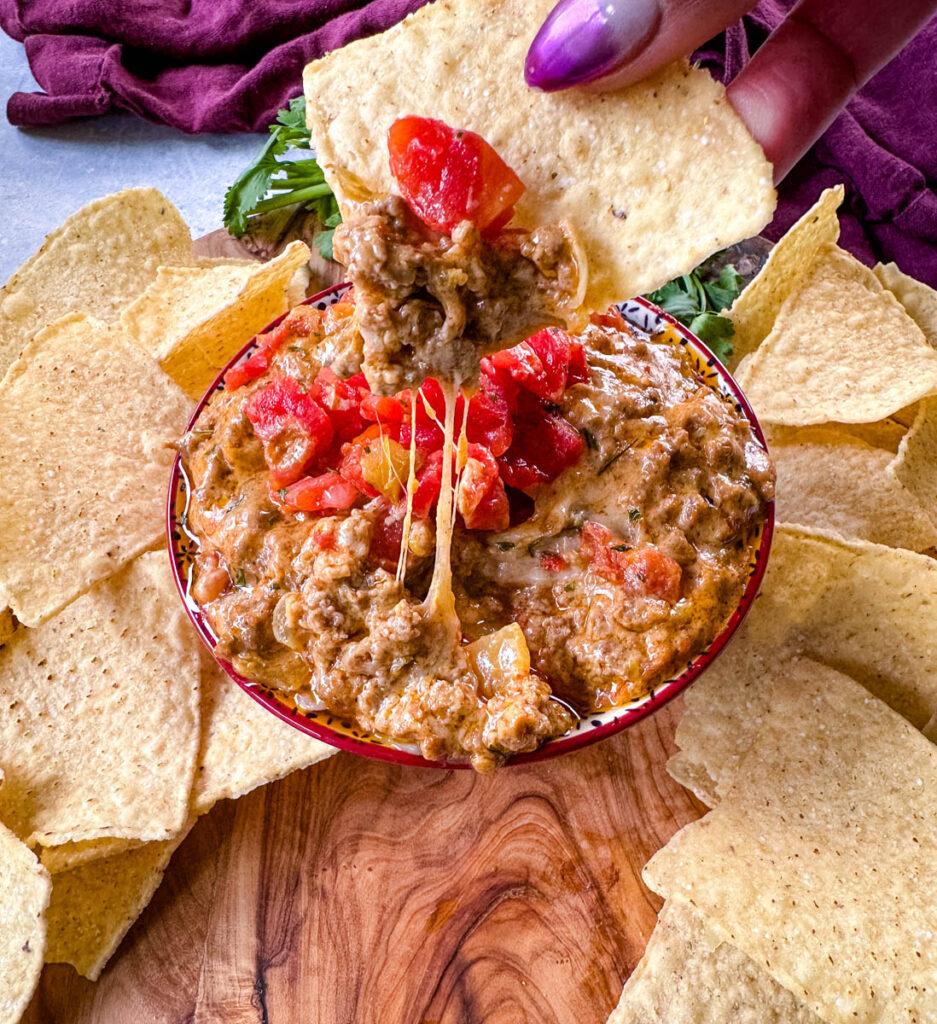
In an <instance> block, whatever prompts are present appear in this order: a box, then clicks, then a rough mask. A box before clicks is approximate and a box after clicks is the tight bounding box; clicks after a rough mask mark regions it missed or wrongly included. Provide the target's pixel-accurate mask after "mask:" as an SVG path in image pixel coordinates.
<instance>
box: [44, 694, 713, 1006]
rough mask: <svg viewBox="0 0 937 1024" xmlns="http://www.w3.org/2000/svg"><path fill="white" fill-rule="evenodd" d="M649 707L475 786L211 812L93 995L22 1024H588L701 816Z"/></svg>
mask: <svg viewBox="0 0 937 1024" xmlns="http://www.w3.org/2000/svg"><path fill="white" fill-rule="evenodd" d="M678 717H679V709H678V708H677V706H676V704H670V705H668V706H667V707H665V708H663V709H662V710H661V711H659V712H658V713H657V714H655V715H653V716H651V717H650V718H649V719H646V720H645V721H643V722H641V723H639V724H638V725H636V726H634V727H632V728H631V729H630V730H628V731H626V732H624V733H622V734H620V735H618V736H615V737H612V738H611V739H609V740H606V741H604V742H602V743H598V744H595V745H594V746H592V747H588V748H586V749H585V750H582V751H579V752H577V753H574V754H570V755H567V756H565V757H561V758H559V759H557V760H555V761H548V762H545V763H542V764H539V765H531V766H527V767H521V768H506V769H504V770H503V771H501V772H499V773H496V774H495V775H493V776H486V777H482V776H478V775H476V774H475V773H474V772H471V771H459V772H444V771H439V770H435V769H431V768H407V767H397V766H391V765H387V764H383V763H380V762H377V761H369V760H365V759H364V758H360V757H357V756H355V755H353V754H345V753H341V754H337V755H336V756H334V757H332V758H330V759H329V760H327V761H325V762H322V763H321V764H318V765H314V766H313V767H312V768H308V769H306V770H305V771H303V772H298V773H296V774H295V775H292V776H290V777H288V778H286V779H284V780H283V781H282V782H278V783H274V784H273V785H270V786H266V787H263V788H261V789H258V790H255V791H254V792H253V793H252V794H250V795H249V796H247V797H244V798H243V799H241V800H238V801H236V802H230V801H224V802H222V803H221V804H219V805H217V806H216V807H215V809H214V810H213V811H212V812H211V813H210V814H208V815H207V816H206V817H205V818H203V819H201V820H200V821H199V822H198V824H197V825H196V827H195V829H194V830H193V831H192V833H191V834H190V835H189V837H188V838H187V839H186V841H185V842H184V843H183V844H182V845H181V846H180V847H179V849H178V850H177V851H176V854H175V856H174V857H173V859H172V863H171V864H170V867H169V870H168V872H167V873H166V877H165V879H164V881H163V884H162V885H161V887H160V888H159V890H158V891H157V893H156V896H155V897H154V899H153V902H152V903H151V904H150V906H149V907H148V908H147V910H146V911H145V912H144V914H143V916H142V917H141V918H140V919H139V920H138V921H137V923H136V924H135V925H134V927H133V929H132V930H131V932H130V933H129V934H128V936H127V938H126V939H125V940H124V942H123V945H122V946H121V948H120V950H119V951H118V952H117V954H116V955H115V957H114V959H113V960H112V961H111V963H110V964H109V965H108V967H107V969H106V970H105V972H104V974H103V975H102V976H101V979H100V980H99V981H98V982H97V983H96V984H93V983H91V982H89V981H86V980H84V979H83V978H79V977H78V975H77V974H76V973H75V971H74V970H73V969H72V968H71V967H67V966H65V965H58V964H56V965H51V966H47V967H46V968H45V971H44V973H43V976H42V981H41V982H40V987H39V991H38V993H37V995H36V998H35V999H34V1000H33V1004H32V1006H31V1009H30V1012H29V1013H28V1014H27V1016H26V1018H25V1019H26V1021H27V1022H29V1024H38V1022H43V1024H52V1022H56V1024H66V1022H68V1024H91V1022H94V1024H127V1022H137V1021H140V1022H147V1024H149V1022H173V1024H182V1022H187V1024H188V1022H192V1024H209V1022H211V1024H268V1022H269V1024H604V1022H605V1019H606V1017H607V1016H608V1014H609V1012H610V1011H611V1009H612V1007H613V1006H614V1005H615V1004H616V1003H617V1001H618V997H619V994H620V992H621V987H622V984H623V983H624V981H625V979H626V978H627V976H628V974H629V973H630V972H631V971H632V970H633V968H634V966H635V964H636V963H637V962H638V960H639V959H640V958H641V954H642V952H643V950H644V945H645V943H646V941H647V938H648V936H649V935H650V933H651V930H652V928H653V927H654V922H655V919H656V914H657V910H658V907H659V905H660V901H659V900H658V899H657V898H656V897H655V896H654V895H653V894H651V893H649V892H648V890H647V889H646V888H645V887H644V885H643V883H642V881H641V868H642V867H643V865H644V864H645V863H646V861H647V860H648V859H649V858H650V856H651V854H653V853H654V851H655V850H657V849H659V848H660V847H661V846H663V845H664V843H666V842H667V840H668V839H669V838H670V836H671V835H672V834H673V833H674V832H676V831H677V829H679V828H681V827H682V826H683V825H685V824H686V823H687V822H689V821H692V820H693V819H695V818H697V817H699V816H700V815H701V814H702V813H703V812H704V808H703V807H702V806H701V805H700V804H699V803H698V802H697V801H696V800H695V799H694V798H693V797H692V796H691V795H690V794H689V793H687V792H686V791H685V790H684V789H682V787H680V786H679V785H677V783H675V782H674V781H673V780H672V779H671V778H670V777H669V776H668V775H667V773H666V772H665V771H664V762H665V761H666V759H667V757H668V756H669V754H670V753H672V752H673V730H674V727H675V724H676V722H677V720H678Z"/></svg>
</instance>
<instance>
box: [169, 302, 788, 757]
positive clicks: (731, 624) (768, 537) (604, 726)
mask: <svg viewBox="0 0 937 1024" xmlns="http://www.w3.org/2000/svg"><path fill="white" fill-rule="evenodd" d="M347 288H348V284H347V283H342V284H336V285H332V286H331V287H330V288H326V289H324V290H323V291H321V292H317V293H316V294H315V295H312V296H310V297H309V298H307V299H306V300H305V301H304V302H303V303H302V305H311V304H312V303H314V302H321V301H322V300H323V299H327V298H329V297H330V296H332V295H335V294H336V293H338V292H341V291H344V290H345V289H347ZM628 301H630V302H635V303H637V304H638V305H640V306H642V307H644V308H645V309H647V310H648V311H649V312H651V313H653V314H655V315H656V316H657V317H658V318H659V319H661V320H663V321H665V322H666V323H668V324H669V325H670V326H671V327H672V328H673V329H674V330H675V331H676V332H677V333H678V334H680V335H681V336H682V337H684V338H686V339H687V341H688V342H689V344H691V345H692V346H693V347H694V348H695V349H696V350H697V351H698V352H699V353H701V354H702V355H703V356H705V357H706V361H707V364H708V365H710V366H712V367H713V368H714V369H715V370H717V372H718V373H719V375H720V376H721V377H722V379H723V380H724V382H725V384H726V385H727V386H728V390H729V391H730V392H731V394H732V396H733V398H734V399H735V401H736V403H737V404H738V406H739V407H740V408H741V410H742V412H743V413H744V415H745V417H746V419H747V420H748V422H749V423H750V424H751V427H752V431H753V433H754V435H755V437H756V438H757V439H758V441H759V442H760V443H761V445H762V446H763V447H764V448H765V449H766V450H767V444H766V442H765V436H764V433H763V432H762V429H761V425H760V424H759V422H758V418H757V417H756V416H755V413H754V410H753V409H752V407H751V405H750V404H749V402H748V399H747V398H746V397H745V395H744V394H743V392H742V389H741V388H740V387H739V386H738V383H737V382H736V380H735V378H734V377H733V376H732V375H731V374H730V373H729V371H728V370H727V369H726V368H725V366H723V365H722V363H721V362H720V361H719V360H718V359H717V358H716V356H715V355H714V354H713V353H712V351H711V350H710V349H709V348H708V346H706V345H705V344H704V343H703V342H702V341H700V339H699V338H697V337H696V335H695V334H693V333H692V332H691V331H689V330H688V328H686V327H685V326H684V325H683V324H681V323H680V322H679V321H678V320H676V319H674V317H672V316H671V315H670V314H669V313H666V312H665V311H664V310H662V309H661V308H660V307H659V306H656V305H654V303H652V302H649V301H648V300H647V299H645V298H642V297H637V298H634V299H630V300H628ZM287 312H288V311H287ZM286 316H287V313H282V314H281V315H280V316H278V317H277V318H276V319H275V320H273V321H272V322H271V323H270V324H268V325H267V327H265V328H264V330H263V331H260V332H258V333H259V334H263V333H265V332H266V331H269V330H272V329H273V328H274V327H276V326H277V325H278V324H280V323H281V322H282V321H283V319H284V318H285V317H286ZM255 340H256V335H255V337H254V338H251V340H250V341H248V342H247V344H245V345H244V346H242V347H241V349H240V350H239V351H238V353H237V354H236V355H235V356H234V357H232V358H231V359H230V360H229V361H228V363H227V364H226V365H225V366H224V368H223V369H222V370H221V371H220V372H219V373H218V375H217V376H216V377H215V379H214V381H212V384H211V386H210V387H209V388H208V390H207V391H206V392H205V394H204V395H203V396H202V398H201V399H200V400H199V402H198V404H197V405H196V406H195V409H194V411H193V413H192V415H191V416H190V417H189V422H188V423H187V424H186V431H187V432H188V431H189V430H190V429H191V428H192V427H193V425H194V424H195V421H196V420H197V419H198V417H199V415H200V414H201V412H202V410H203V409H204V408H205V406H206V405H207V404H208V401H209V399H210V398H211V396H212V395H213V394H214V392H215V391H216V389H217V388H218V385H219V384H220V383H221V381H222V378H223V377H224V375H225V373H226V372H227V370H228V368H229V367H230V366H232V365H233V364H234V363H236V362H237V361H238V360H239V359H240V358H241V357H242V356H243V355H244V354H245V352H247V351H248V349H250V348H251V346H252V345H253V344H254V342H255ZM183 475H184V474H183V470H182V456H181V455H177V456H176V458H175V460H174V461H173V466H172V473H171V475H170V480H169V492H168V495H167V500H166V536H167V540H168V546H169V560H170V563H171V566H172V575H173V579H174V580H175V584H176V590H177V591H178V593H179V597H180V599H181V601H182V603H183V606H184V607H185V609H186V612H187V614H188V616H189V620H190V622H191V623H192V626H193V627H194V629H195V631H196V633H197V634H198V636H199V638H200V639H201V640H202V642H203V643H204V644H205V646H206V647H207V648H208V651H209V652H210V653H211V655H212V657H214V658H215V661H216V662H217V663H218V665H219V666H220V668H221V669H222V671H223V672H224V673H225V674H226V675H227V676H229V677H230V678H231V679H232V680H233V681H234V682H235V683H237V685H238V686H240V687H241V689H242V690H244V692H245V693H246V694H247V695H248V696H249V697H251V698H252V699H253V700H255V701H256V702H257V703H258V704H260V705H261V706H262V707H264V708H266V709H267V711H270V712H271V713H272V714H274V715H276V717H277V718H279V719H280V720H281V721H283V722H286V723H288V724H289V725H291V726H293V727H294V728H295V729H298V730H299V731H300V732H303V733H305V734H306V735H307V736H311V737H313V738H314V739H317V740H320V741H322V742H323V743H327V744H328V745H329V746H333V747H336V748H338V749H340V750H347V751H350V752H351V753H354V754H361V755H363V756H364V757H370V758H373V759H375V760H379V761H388V762H390V763H392V764H405V765H413V766H415V767H422V768H442V769H446V770H450V769H466V768H471V765H470V764H469V763H468V762H465V761H446V760H440V761H430V760H427V759H426V758H424V757H421V756H420V755H419V754H414V753H411V752H410V751H408V750H403V749H401V748H399V747H394V746H384V745H382V744H377V743H368V742H366V741H363V740H358V739H355V738H354V737H353V736H348V735H346V734H344V733H342V732H338V731H334V730H332V729H330V728H329V727H328V726H327V725H324V724H322V723H321V722H316V721H313V720H310V719H307V718H305V717H304V716H303V715H301V714H300V713H298V712H297V711H295V710H293V709H291V708H288V707H286V706H285V705H284V704H282V703H281V702H280V701H278V700H277V699H276V697H274V696H272V695H271V694H269V693H267V692H266V691H265V690H263V689H261V688H260V687H259V686H258V685H257V684H256V683H253V682H251V681H250V680H249V679H246V678H245V677H244V676H242V675H241V674H240V673H238V672H237V671H236V670H235V669H234V667H233V665H232V664H231V663H230V662H229V661H227V660H226V659H224V658H218V657H217V656H216V655H215V653H214V650H213V647H214V642H213V638H212V635H211V633H210V631H209V629H208V627H207V625H206V624H205V622H204V618H203V616H202V614H201V610H200V609H199V608H198V606H197V605H196V604H195V602H194V601H193V600H192V599H191V598H190V597H189V596H188V594H187V592H186V581H184V580H183V579H182V577H181V574H180V572H179V566H178V565H177V563H176V558H175V552H174V546H173V532H174V530H175V529H176V516H175V508H176V494H177V491H178V488H179V485H180V483H181V482H182V477H183ZM774 520H775V510H774V501H770V502H768V504H767V507H766V510H765V522H764V528H763V530H762V535H761V543H760V545H759V547H758V550H757V551H756V552H755V555H754V558H755V568H754V570H753V572H752V574H751V576H750V577H749V580H748V583H747V584H746V586H745V590H744V591H743V593H742V597H741V599H740V600H739V604H738V607H737V608H736V609H735V611H734V612H733V613H732V615H731V617H730V618H729V620H728V622H727V623H726V625H725V626H724V627H723V628H722V630H721V631H720V633H719V635H718V636H717V637H716V638H715V639H714V640H713V641H712V643H711V644H710V645H709V646H708V647H707V648H706V650H705V651H703V652H702V653H701V654H698V655H697V656H696V658H694V659H693V661H692V662H691V663H690V664H689V665H688V666H687V667H686V668H685V669H684V670H683V672H681V673H680V675H679V676H676V677H675V678H673V679H670V680H668V681H667V682H666V683H663V684H662V685H661V686H660V687H658V688H657V689H656V690H655V692H653V693H652V694H651V695H650V696H649V697H647V698H645V699H644V700H643V701H642V702H641V703H639V704H637V705H636V706H635V707H628V706H625V707H624V708H623V709H622V711H621V714H620V715H618V716H617V717H616V718H613V719H612V720H611V721H608V722H603V723H601V724H600V725H596V726H591V727H589V728H585V729H583V730H582V731H578V730H577V731H576V732H572V733H567V734H566V735H564V736H560V737H558V738H557V739H554V740H550V741H549V742H547V743H546V744H544V745H543V746H542V747H539V748H538V749H537V750H534V751H532V752H531V753H528V754H518V755H517V756H514V757H509V758H508V759H507V761H506V762H505V767H509V766H512V765H523V764H534V763H535V762H538V761H547V760H550V759H552V758H554V757H559V756H561V755H562V754H569V753H572V752H573V751H574V750H580V749H582V748H583V747H586V746H589V745H590V744H592V743H598V742H599V741H600V740H603V739H606V738H607V737H609V736H613V735H615V734H616V733H619V732H622V731H623V730H625V729H628V728H630V727H631V726H632V725H636V724H637V723H638V722H640V721H641V720H642V719H644V718H647V717H648V716H649V715H652V714H653V713H654V712H655V711H657V710H659V709H660V708H662V707H663V706H664V705H665V704H667V703H669V702H670V701H671V700H673V699H674V698H675V697H676V696H677V695H678V694H680V693H682V692H683V691H684V690H685V689H686V688H687V687H688V686H689V685H690V684H691V683H693V682H694V681H695V680H696V679H698V678H699V676H700V675H701V674H702V673H703V672H704V671H705V670H706V669H707V668H709V666H710V665H711V664H712V663H713V662H714V661H715V660H716V658H718V657H719V655H720V654H721V653H722V651H723V650H724V649H725V646H726V644H727V643H728V642H729V640H731V639H732V636H733V634H734V633H735V631H736V630H737V629H738V627H739V626H740V625H741V623H742V622H743V620H744V619H745V616H746V615H747V614H748V612H749V609H750V608H751V606H752V604H753V602H754V600H755V597H756V595H757V594H758V590H759V588H760V586H761V582H762V580H763V578H764V574H765V570H766V568H767V565H768V556H769V554H770V551H771V542H772V538H773V536H774ZM603 714H608V712H603Z"/></svg>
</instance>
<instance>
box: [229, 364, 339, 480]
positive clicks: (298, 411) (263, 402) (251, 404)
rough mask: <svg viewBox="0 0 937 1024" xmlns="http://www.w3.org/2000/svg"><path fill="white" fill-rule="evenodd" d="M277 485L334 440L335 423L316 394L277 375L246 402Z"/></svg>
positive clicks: (301, 470) (296, 473)
mask: <svg viewBox="0 0 937 1024" xmlns="http://www.w3.org/2000/svg"><path fill="white" fill-rule="evenodd" d="M244 411H245V413H246V415H247V418H248V419H249V420H250V422H251V425H252V426H253V428H254V433H255V434H256V435H257V437H259V438H260V440H261V441H262V442H263V446H264V458H265V459H266V461H267V466H268V467H269V469H270V476H271V481H272V483H273V484H274V486H275V487H278V488H279V487H283V486H285V485H286V484H291V483H293V482H294V481H296V480H298V479H299V478H300V477H301V476H302V475H303V474H304V473H305V472H306V470H307V469H308V468H309V466H310V465H311V464H312V462H313V461H314V460H315V459H316V457H317V456H319V455H321V454H323V453H324V452H325V451H326V450H327V449H328V447H329V445H330V444H331V442H332V435H333V430H332V424H331V422H330V420H329V417H328V416H327V415H326V413H325V411H324V410H323V409H322V408H321V407H320V406H319V405H317V404H316V402H315V400H314V399H313V397H312V396H311V395H310V394H308V393H307V392H305V391H303V390H301V388H300V387H299V385H298V384H297V383H296V381H295V380H294V379H293V378H292V377H286V376H277V377H274V378H273V379H272V380H271V381H270V383H269V384H267V386H266V387H264V388H261V389H260V390H259V391H255V392H254V394H252V395H251V396H250V398H249V399H248V400H247V403H246V404H245V406H244Z"/></svg>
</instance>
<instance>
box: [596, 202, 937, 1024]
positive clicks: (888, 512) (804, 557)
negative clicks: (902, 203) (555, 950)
mask: <svg viewBox="0 0 937 1024" xmlns="http://www.w3.org/2000/svg"><path fill="white" fill-rule="evenodd" d="M841 198H842V192H841V189H832V190H830V191H828V192H827V193H825V194H824V195H823V196H822V197H821V199H820V201H819V202H818V204H817V205H816V207H814V209H813V210H811V211H810V212H809V213H808V214H807V215H806V216H805V217H804V218H803V219H802V220H801V221H800V222H799V223H798V224H796V225H795V226H794V227H793V228H792V229H791V231H790V232H789V233H788V234H787V236H785V238H784V239H782V240H781V242H779V243H778V245H777V246H776V248H775V249H774V251H773V253H772V255H771V258H770V259H769V261H768V263H767V264H766V265H765V267H764V269H763V270H762V272H761V274H760V275H759V276H758V277H757V278H756V279H755V280H754V281H753V282H752V284H751V285H749V287H748V288H747V289H746V290H745V291H744V292H743V293H742V295H741V296H740V297H739V299H738V301H737V302H736V304H735V306H734V307H733V309H732V311H731V315H732V317H733V319H734V321H735V324H736V330H737V333H736V339H735V340H736V359H737V360H738V365H737V371H736V372H737V375H738V378H739V381H740V382H741V383H742V385H743V387H745V388H746V390H747V393H748V395H749V397H750V399H751V400H752V402H753V405H754V407H755V409H756V412H757V413H758V415H759V417H760V418H761V420H762V423H763V425H764V426H765V428H766V432H767V433H768V436H769V441H770V442H771V450H772V453H773V455H774V456H775V458H776V460H777V463H778V475H779V480H778V516H779V520H780V526H779V528H778V531H777V533H776V534H775V540H774V546H773V550H772V554H771V559H770V561H769V565H768V571H767V575H766V577H765V581H764V584H763V586H762V590H761V593H760V594H759V596H758V598H757V599H756V601H755V604H754V606H753V608H752V610H751V612H750V613H749V616H748V618H747V619H746V621H745V623H744V624H743V626H742V628H741V629H740V630H739V632H738V634H737V635H736V636H735V638H734V639H733V641H732V643H731V644H730V645H729V647H728V648H727V649H726V651H725V652H724V653H723V654H722V656H721V657H720V659H719V660H718V661H717V662H716V663H715V665H714V666H713V667H712V668H710V669H709V671H707V673H706V674H705V676H704V677H703V678H702V679H700V681H699V682H698V683H697V684H696V685H695V686H694V687H693V688H692V689H691V690H690V691H689V692H688V694H687V699H686V704H687V712H686V714H685V716H684V718H683V720H682V721H681V723H680V726H679V728H678V730H677V744H678V746H679V748H680V750H679V752H678V753H677V754H676V755H675V756H674V757H673V758H672V760H671V762H670V764H669V765H668V769H669V771H670V772H671V774H672V775H673V776H674V778H676V779H677V780H679V781H680V782H682V783H683V784H684V785H686V786H687V787H688V788H690V789H692V790H693V791H694V792H695V793H696V794H697V795H698V796H699V797H700V799H702V800H703V801H704V802H705V803H706V804H707V805H708V806H709V807H711V808H713V810H712V811H711V812H710V813H709V814H708V815H707V816H706V817H705V818H703V819H702V820H701V821H699V822H696V823H694V824H692V825H690V826H688V827H687V828H685V829H683V830H682V831H681V832H680V833H678V834H677V835H676V836H675V837H674V839H673V840H672V841H671V842H670V843H669V844H668V845H667V846H666V847H665V848H664V849H663V850H661V851H660V852H659V853H658V854H657V855H656V856H655V857H654V858H653V859H652V860H651V861H650V863H649V864H648V865H647V867H646V869H645V878H646V880H647V883H648V884H649V885H650V887H651V888H652V889H654V890H655V891H656V892H658V893H659V894H660V895H662V896H663V897H665V899H666V903H665V905H664V909H663V911H662V913H661V916H660V920H659V922H658V925H657V928H656V929H655V932H654V934H653V935H652V937H651V940H650V942H649V944H648V947H647V951H646V953H645V956H644V959H643V960H642V961H641V963H640V964H639V965H638V967H637V969H636V970H635V972H634V974H633V975H632V977H631V978H630V979H629V981H628V983H627V984H626V986H625V989H624V992H623V994H622V999H621V1002H620V1004H619V1006H618V1008H617V1009H616V1010H615V1011H614V1012H613V1014H612V1017H611V1018H610V1020H611V1021H612V1022H615V1024H649V1022H651V1021H661V1022H667V1024H689V1022H694V1024H717V1022H726V1024H728V1022H730V1021H731V1022H733V1024H736V1022H749V1021H750V1022H752V1024H755V1022H758V1024H766V1022H773V1024H789V1022H797V1024H800V1022H804V1024H806V1022H810V1024H814V1022H819V1021H827V1022H831V1024H847V1022H849V1024H852V1022H855V1021H881V1022H883V1024H884V1022H886V1021H887V1022H888V1024H897V1022H907V1024H924V1022H927V1021H934V1020H937V747H935V746H934V744H933V743H931V742H930V741H929V740H928V738H927V736H928V735H932V736H933V735H934V734H935V731H937V730H935V723H937V614H935V610H937V560H935V559H934V557H932V556H933V554H934V548H935V545H937V534H935V530H937V398H935V397H934V396H935V395H937V351H935V348H937V293H935V292H934V291H932V290H931V289H929V288H927V287H926V286H924V285H922V284H920V283H919V282H916V281H913V280H912V279H910V278H908V277H906V276H905V275H904V274H902V273H901V272H900V271H898V269H897V268H896V267H894V266H887V267H876V268H875V270H874V271H871V270H868V269H867V268H865V267H864V266H862V265H861V264H859V263H858V262H857V261H856V260H854V259H853V258H852V257H851V256H850V255H848V254H847V253H845V252H844V251H843V250H841V249H840V248H839V247H838V246H837V244H836V242H837V238H838V223H837V219H836V208H837V206H838V204H839V202H840V201H841Z"/></svg>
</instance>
